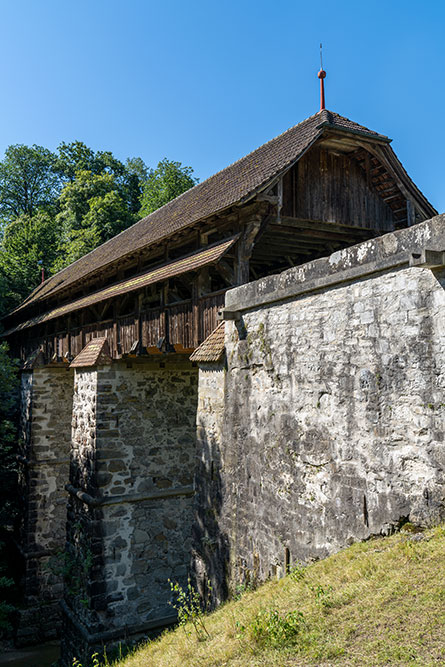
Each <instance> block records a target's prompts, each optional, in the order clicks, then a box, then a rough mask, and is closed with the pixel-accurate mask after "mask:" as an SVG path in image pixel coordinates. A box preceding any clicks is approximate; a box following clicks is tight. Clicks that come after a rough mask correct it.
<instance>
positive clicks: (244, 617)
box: [116, 526, 445, 667]
mask: <svg viewBox="0 0 445 667" xmlns="http://www.w3.org/2000/svg"><path fill="white" fill-rule="evenodd" d="M413 537H414V540H416V537H415V536H413V535H410V534H408V533H403V532H402V533H399V534H397V535H394V536H392V537H389V538H378V539H373V540H370V541H368V542H364V543H360V544H355V545H353V546H351V547H349V548H347V549H344V550H343V551H341V552H340V553H338V554H336V555H334V556H331V557H330V558H327V559H326V560H323V561H319V562H317V563H314V564H313V565H310V566H309V567H307V568H306V569H305V570H304V571H303V573H301V570H300V569H296V570H295V572H294V576H292V575H290V576H287V577H285V578H284V579H281V580H280V581H270V582H268V583H266V584H264V585H263V586H261V587H260V588H259V589H258V590H256V591H254V592H250V593H245V594H244V595H243V596H242V598H241V599H240V600H238V601H234V602H228V603H227V604H225V605H224V606H222V607H221V608H220V609H218V610H217V611H215V612H214V613H212V614H209V615H208V616H206V617H205V626H206V628H207V631H208V633H209V637H208V638H206V639H205V641H203V640H202V638H201V641H199V640H198V638H197V636H196V634H195V633H194V632H193V628H190V630H191V632H190V633H186V632H184V628H177V629H176V630H174V631H169V632H166V633H165V634H164V635H162V636H161V637H160V638H159V639H157V640H155V641H152V642H149V643H148V644H146V645H145V646H143V647H141V648H139V649H138V650H137V651H136V652H135V653H134V654H133V655H131V656H128V657H127V658H126V659H124V660H121V661H119V662H117V663H116V665H119V667H161V666H162V667H217V666H218V667H219V666H221V667H223V666H226V665H227V666H230V667H260V666H261V667H288V666H289V667H290V666H292V667H297V666H299V665H300V666H303V665H304V666H309V665H317V666H318V667H323V666H325V667H327V666H328V665H369V666H372V667H377V666H378V665H418V666H419V667H426V666H427V665H445V575H444V571H445V527H444V526H441V527H437V528H434V529H431V530H428V531H425V532H424V533H423V539H422V540H421V541H414V540H413Z"/></svg>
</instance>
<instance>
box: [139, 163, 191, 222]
mask: <svg viewBox="0 0 445 667" xmlns="http://www.w3.org/2000/svg"><path fill="white" fill-rule="evenodd" d="M192 174H193V169H192V167H183V166H182V164H181V163H180V162H174V161H172V160H168V159H167V158H164V159H163V160H161V161H160V162H159V163H158V166H157V167H156V169H151V170H150V172H149V174H148V178H147V180H146V182H145V185H144V189H143V193H142V206H141V210H140V212H139V213H140V215H141V216H145V215H149V214H150V213H153V211H156V209H158V208H160V207H161V206H164V204H167V202H169V201H170V200H172V199H174V198H175V197H178V196H179V195H180V194H182V193H183V192H185V191H186V190H189V189H190V188H192V187H193V186H194V185H196V183H197V182H198V179H197V178H194V177H193V175H192Z"/></svg>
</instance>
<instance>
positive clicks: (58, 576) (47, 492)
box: [17, 365, 73, 645]
mask: <svg viewBox="0 0 445 667" xmlns="http://www.w3.org/2000/svg"><path fill="white" fill-rule="evenodd" d="M72 378H73V373H72V371H70V370H69V369H68V368H67V366H66V365H62V366H60V367H57V366H46V367H37V368H35V369H34V370H32V371H27V372H23V373H22V377H21V420H20V438H19V462H20V464H21V465H20V474H19V484H20V488H21V492H22V493H21V499H22V513H21V517H22V523H21V526H20V536H21V539H20V549H21V555H22V557H23V561H24V568H23V570H24V578H23V592H24V608H22V609H21V610H20V612H19V617H20V618H19V627H18V631H17V643H18V644H21V645H23V644H27V643H36V642H38V641H43V640H45V639H50V638H53V637H55V636H56V635H57V633H58V630H59V628H60V614H59V608H58V603H59V601H60V599H61V598H62V592H63V581H62V573H61V571H62V569H63V556H62V552H63V550H64V548H65V524H66V503H67V493H66V491H65V484H66V482H67V480H68V470H69V451H70V439H71V407H72V382H73V379H72Z"/></svg>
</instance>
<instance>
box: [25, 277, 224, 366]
mask: <svg viewBox="0 0 445 667" xmlns="http://www.w3.org/2000/svg"><path fill="white" fill-rule="evenodd" d="M224 294H225V290H221V291H219V292H214V293H213V294H207V295H205V296H202V297H200V298H199V299H198V301H197V302H195V303H193V302H192V301H191V300H186V301H180V302H177V303H174V304H168V305H167V306H166V307H165V308H164V309H161V308H150V309H148V310H144V311H142V312H141V313H140V315H138V314H136V313H133V314H128V315H125V316H121V317H117V318H116V319H115V320H112V319H108V320H105V321H102V322H95V323H93V324H86V325H84V326H83V327H79V326H77V327H76V328H71V329H70V331H69V332H68V331H63V330H61V331H58V332H56V333H51V334H46V335H41V336H40V337H39V338H30V339H29V340H28V341H26V342H24V343H23V344H22V350H21V355H22V358H26V357H27V356H28V355H29V354H31V352H33V351H34V350H35V349H37V348H38V347H40V348H41V349H42V350H43V352H44V354H45V356H46V358H47V359H51V358H52V357H53V356H54V355H56V356H57V357H65V356H66V357H68V358H73V357H75V356H77V355H78V354H79V353H80V351H81V350H82V349H83V347H84V346H85V345H86V344H87V343H88V342H89V341H90V340H91V339H92V338H100V337H106V338H108V343H109V346H110V352H111V354H112V356H113V357H114V358H118V357H120V356H121V355H122V354H128V353H130V351H131V350H132V348H133V346H134V344H135V343H136V342H138V341H140V343H141V344H142V347H143V348H154V347H156V346H157V345H158V343H159V342H160V340H162V339H164V340H166V341H168V342H169V343H170V345H173V346H176V348H177V349H180V350H192V349H194V348H195V347H197V345H198V344H199V343H201V342H202V341H203V340H204V339H205V338H207V336H208V335H209V334H210V333H211V332H212V331H213V330H214V329H215V327H216V326H217V324H218V318H217V316H218V310H220V309H221V308H222V306H223V305H224ZM167 333H168V335H167Z"/></svg>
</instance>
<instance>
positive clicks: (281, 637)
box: [248, 609, 304, 648]
mask: <svg viewBox="0 0 445 667" xmlns="http://www.w3.org/2000/svg"><path fill="white" fill-rule="evenodd" d="M303 625H304V617H303V614H302V613H301V612H300V611H290V612H288V613H286V614H282V615H281V614H280V612H279V611H278V609H261V610H260V611H259V612H258V613H257V615H256V616H255V618H254V619H253V621H252V622H251V623H250V624H249V626H248V630H249V634H250V636H251V637H252V639H253V640H254V641H255V642H256V643H257V644H259V645H262V646H273V647H275V648H278V647H280V646H284V645H285V644H294V643H295V642H296V641H297V638H298V635H299V634H300V632H301V629H302V626H303Z"/></svg>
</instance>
